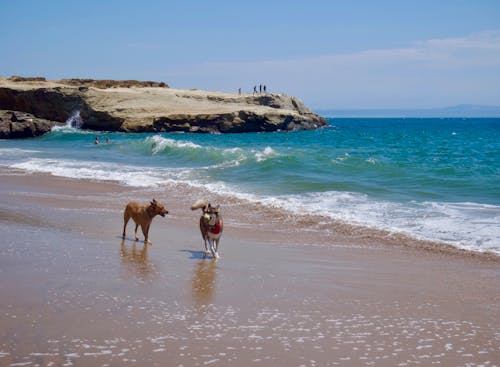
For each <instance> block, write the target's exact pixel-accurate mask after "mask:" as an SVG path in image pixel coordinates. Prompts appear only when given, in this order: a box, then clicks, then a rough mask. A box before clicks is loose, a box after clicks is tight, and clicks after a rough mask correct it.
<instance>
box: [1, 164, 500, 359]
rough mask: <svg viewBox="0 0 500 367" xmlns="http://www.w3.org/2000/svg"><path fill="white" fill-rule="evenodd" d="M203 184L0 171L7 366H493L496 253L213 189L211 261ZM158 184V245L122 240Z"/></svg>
mask: <svg viewBox="0 0 500 367" xmlns="http://www.w3.org/2000/svg"><path fill="white" fill-rule="evenodd" d="M204 194H208V193H204V192H203V191H202V190H197V191H195V190H194V189H192V188H190V187H187V186H186V187H183V186H179V185H178V186H175V187H174V186H172V187H167V188H163V189H161V190H160V189H157V190H154V189H133V188H130V187H128V188H127V187H123V186H120V185H117V184H113V183H102V182H91V181H80V180H71V179H64V178H57V177H52V176H48V175H25V174H24V173H22V172H21V171H13V170H2V171H0V198H1V199H0V228H1V230H2V233H3V236H2V241H0V294H1V302H0V366H206V365H216V366H234V365H241V366H254V365H255V366H330V365H331V366H433V365H440V366H497V365H499V364H500V266H499V264H500V261H499V258H498V257H496V256H470V254H469V253H465V252H460V251H455V252H452V251H449V252H447V251H433V250H431V249H425V248H422V247H418V246H411V245H406V244H403V243H398V241H399V242H400V241H404V239H401V238H391V239H388V240H387V241H386V242H384V241H381V240H379V239H377V238H376V237H373V238H371V237H370V236H367V235H365V234H364V233H361V232H359V231H350V230H348V229H346V228H334V229H330V230H326V229H325V230H324V231H321V226H322V224H321V222H320V221H319V219H318V218H314V217H307V218H304V219H300V218H299V219H297V218H295V217H294V218H291V217H287V216H286V215H281V216H280V215H276V213H273V212H268V213H266V212H255V211H254V210H252V207H251V206H250V205H249V206H247V207H245V208H242V206H241V203H239V202H236V201H234V200H233V201H232V200H229V199H225V198H224V197H214V196H213V195H211V196H210V197H207V199H208V200H211V201H214V202H215V203H216V204H221V206H222V212H223V215H224V220H225V232H224V235H223V238H222V242H221V250H220V253H221V259H220V260H219V261H213V260H212V259H210V258H204V256H203V252H202V248H203V245H202V240H201V237H200V234H199V230H198V225H197V220H198V217H199V212H192V211H191V210H189V206H190V205H191V204H192V203H193V202H194V201H196V200H197V199H198V198H200V196H203V195H204ZM153 197H154V198H156V199H157V200H159V201H162V202H164V203H165V204H166V206H167V207H168V209H169V210H170V213H171V214H169V215H168V216H167V217H166V218H161V217H158V218H155V220H154V221H153V224H152V228H151V232H150V238H151V240H152V242H153V245H152V246H144V245H143V243H142V242H134V241H133V237H132V233H133V225H132V224H129V228H128V236H127V238H126V239H125V240H122V239H121V237H120V234H121V229H122V225H123V219H122V210H123V207H124V205H125V204H126V203H127V201H129V200H139V201H144V202H145V201H147V200H150V199H152V198H153ZM297 228H298V229H297ZM307 228H313V229H314V230H310V231H308V230H307Z"/></svg>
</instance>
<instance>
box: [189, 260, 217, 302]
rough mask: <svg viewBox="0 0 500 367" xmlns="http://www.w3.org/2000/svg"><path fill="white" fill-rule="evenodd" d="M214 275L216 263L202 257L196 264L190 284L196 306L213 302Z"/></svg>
mask: <svg viewBox="0 0 500 367" xmlns="http://www.w3.org/2000/svg"><path fill="white" fill-rule="evenodd" d="M216 275H217V263H216V262H215V261H211V260H210V259H206V260H205V259H202V260H199V261H198V263H197V264H196V266H195V268H194V273H193V279H192V282H191V284H192V292H193V299H194V303H195V305H196V306H197V307H199V306H203V305H208V304H210V303H212V302H213V299H214V294H215V278H216Z"/></svg>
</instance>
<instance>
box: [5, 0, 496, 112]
mask: <svg viewBox="0 0 500 367" xmlns="http://www.w3.org/2000/svg"><path fill="white" fill-rule="evenodd" d="M0 45H1V51H0V76H4V77H6V76H11V75H22V76H44V77H46V78H47V79H62V78H94V79H138V80H154V81H164V82H166V83H167V84H169V85H170V86H171V87H172V88H180V89H191V88H198V89H206V90H217V91H225V92H230V93H233V92H237V90H238V88H241V89H242V91H243V92H251V91H252V89H253V86H254V85H257V87H258V86H259V85H260V84H263V85H266V87H267V89H268V90H269V91H271V92H279V93H286V94H290V95H294V96H297V97H298V98H300V99H302V100H303V101H304V102H305V103H306V105H308V106H309V107H311V108H313V109H335V108H337V109H354V108H370V109H372V108H381V109H384V108H439V107H445V106H452V105H459V104H481V105H500V1H498V0H489V1H488V0H469V1H464V0H441V1H428V0H416V1H406V0H397V1H396V0H394V1H383V0H379V1H376V0H371V1H368V0H366V1H360V0H359V1H358V0H350V1H347V0H345V1H337V0H330V1H327V0H325V1H319V0H309V1H298V0H297V1H294V0H287V1H282V0H276V1H273V0H267V1H264V0H252V1H243V0H241V1H239V0H231V1H229V0H228V1H218V0H212V1H192V0H183V1H167V0H166V1H150V0H141V1H128V0H120V1H113V0H108V1H103V0H85V1H79V0H74V1H66V0H64V1H58V0H47V1H39V0H16V1H9V0H0Z"/></svg>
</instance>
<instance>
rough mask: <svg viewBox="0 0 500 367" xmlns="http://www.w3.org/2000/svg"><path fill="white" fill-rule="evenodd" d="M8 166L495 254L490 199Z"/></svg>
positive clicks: (157, 172)
mask: <svg viewBox="0 0 500 367" xmlns="http://www.w3.org/2000/svg"><path fill="white" fill-rule="evenodd" d="M271 150H272V149H271ZM0 152H1V150H0ZM268 153H269V154H272V153H271V152H268ZM240 159H241V158H240ZM230 162H232V163H231V164H238V163H235V162H238V160H237V159H236V160H235V161H230ZM225 164H229V163H225ZM10 167H12V168H17V169H23V170H27V171H30V172H41V173H49V174H53V175H56V176H62V177H70V178H78V179H89V180H106V181H115V182H119V183H122V184H124V185H128V186H135V187H156V186H158V185H162V184H168V183H173V184H175V183H185V184H189V185H191V186H193V187H198V188H203V189H205V190H209V191H211V192H214V193H219V194H221V195H228V194H229V195H232V196H234V197H236V198H239V199H242V200H246V201H249V202H254V203H259V204H262V205H265V206H270V207H277V208H281V209H285V210H287V211H291V212H296V213H308V214H316V215H323V216H327V217H330V218H332V219H335V220H340V221H344V222H346V223H350V224H354V225H360V226H366V227H371V228H377V229H383V230H387V231H390V232H392V233H405V234H407V235H409V236H411V237H414V238H418V239H425V240H431V241H442V242H445V243H448V244H452V245H454V246H456V247H459V248H464V249H468V250H474V251H492V252H495V253H498V254H500V232H499V231H498V223H500V207H499V206H495V205H486V204H478V203H469V202H465V203H445V202H441V203H438V202H416V201H412V202H404V203H399V202H388V201H380V200H374V199H372V198H369V197H368V196H367V195H364V194H359V193H350V192H337V191H329V192H321V193H309V194H300V195H283V196H263V195H256V194H251V193H248V192H244V191H242V190H240V189H239V188H238V187H237V186H234V185H228V184H226V183H223V182H210V180H209V179H207V178H206V177H205V175H203V174H200V173H202V171H204V170H206V169H210V168H214V167H217V165H215V166H207V167H202V168H189V169H188V168H185V169H182V168H179V169H173V168H168V169H167V168H165V169H160V168H158V167H155V168H148V167H136V166H127V165H119V164H117V163H102V162H100V163H96V162H88V161H82V160H62V159H42V158H31V159H27V160H25V161H23V162H21V163H16V164H12V165H10Z"/></svg>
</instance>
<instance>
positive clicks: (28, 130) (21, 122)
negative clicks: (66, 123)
mask: <svg viewBox="0 0 500 367" xmlns="http://www.w3.org/2000/svg"><path fill="white" fill-rule="evenodd" d="M57 125H62V124H61V123H58V122H56V121H49V120H45V119H41V118H38V117H35V116H34V115H32V114H30V113H26V112H20V111H7V110H0V139H21V138H33V137H35V136H40V135H43V134H45V133H47V132H49V131H50V130H51V129H52V128H53V127H54V126H57Z"/></svg>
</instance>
